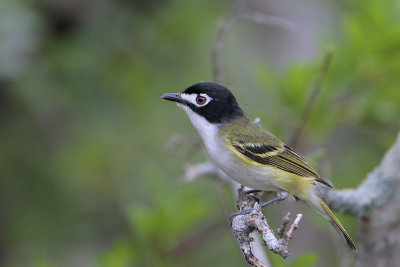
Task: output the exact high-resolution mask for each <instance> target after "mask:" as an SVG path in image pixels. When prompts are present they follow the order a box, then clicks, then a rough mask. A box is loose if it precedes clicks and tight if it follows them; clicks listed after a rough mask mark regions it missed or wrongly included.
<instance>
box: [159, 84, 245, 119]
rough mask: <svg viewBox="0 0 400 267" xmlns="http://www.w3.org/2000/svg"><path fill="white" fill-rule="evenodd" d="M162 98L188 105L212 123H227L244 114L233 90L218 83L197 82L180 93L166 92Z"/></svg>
mask: <svg viewBox="0 0 400 267" xmlns="http://www.w3.org/2000/svg"><path fill="white" fill-rule="evenodd" d="M161 98H163V99H166V100H170V101H174V102H177V103H178V104H181V105H183V106H187V107H188V108H190V109H191V110H192V111H194V112H195V113H197V114H198V115H200V116H202V117H204V118H205V119H206V120H207V121H208V122H210V123H227V122H229V121H231V120H232V119H234V118H236V117H237V116H243V115H244V113H243V111H242V109H241V108H240V107H239V104H238V103H237V101H236V99H235V97H234V96H233V94H232V92H231V91H230V90H229V89H228V88H226V87H224V86H222V85H219V84H217V83H210V82H201V83H197V84H194V85H192V86H190V87H188V88H186V89H185V90H184V91H183V92H182V93H180V94H164V95H162V96H161Z"/></svg>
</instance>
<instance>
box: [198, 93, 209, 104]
mask: <svg viewBox="0 0 400 267" xmlns="http://www.w3.org/2000/svg"><path fill="white" fill-rule="evenodd" d="M206 101H207V98H205V97H204V96H200V95H199V96H197V97H196V102H197V104H199V105H204V104H205V103H206Z"/></svg>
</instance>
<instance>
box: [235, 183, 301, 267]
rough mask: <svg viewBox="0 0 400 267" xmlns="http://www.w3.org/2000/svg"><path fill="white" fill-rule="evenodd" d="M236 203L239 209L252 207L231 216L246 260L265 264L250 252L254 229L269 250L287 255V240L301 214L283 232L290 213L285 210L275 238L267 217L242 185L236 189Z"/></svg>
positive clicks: (256, 263) (282, 255)
mask: <svg viewBox="0 0 400 267" xmlns="http://www.w3.org/2000/svg"><path fill="white" fill-rule="evenodd" d="M237 204H238V207H239V209H240V210H241V211H242V210H246V209H250V208H253V209H252V211H251V212H250V213H249V214H239V215H236V216H235V217H233V219H232V222H231V227H232V231H233V233H234V235H235V238H236V240H237V241H238V243H239V246H240V249H241V250H242V253H243V256H244V258H245V259H246V261H247V262H248V263H249V264H251V265H254V266H266V265H265V264H264V263H262V262H261V261H260V260H259V259H258V258H257V257H255V256H254V254H253V252H252V248H251V246H250V244H251V242H252V241H253V238H252V237H251V236H250V234H251V233H252V232H254V231H257V232H259V233H260V234H261V235H262V239H263V245H266V246H267V247H268V249H269V250H271V251H272V252H274V253H275V254H278V255H280V256H281V257H283V258H286V257H288V256H289V251H288V244H289V240H290V239H291V238H292V235H293V233H294V231H295V230H296V229H297V228H298V224H299V222H300V219H301V217H302V214H298V215H297V217H296V219H295V220H294V221H293V223H292V224H291V226H290V227H289V229H288V231H287V232H286V233H285V230H286V228H287V226H288V224H289V222H290V213H289V212H287V213H286V214H285V216H284V217H283V222H282V226H281V227H280V228H279V229H278V236H279V237H280V238H279V239H277V238H276V237H275V234H274V231H273V230H272V229H271V228H270V227H269V225H268V222H267V219H266V218H265V216H264V215H263V213H262V211H261V206H260V205H259V204H258V202H256V200H255V198H254V197H252V196H250V195H249V194H246V193H244V192H243V186H242V187H240V188H239V189H238V198H237Z"/></svg>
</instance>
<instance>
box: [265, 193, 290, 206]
mask: <svg viewBox="0 0 400 267" xmlns="http://www.w3.org/2000/svg"><path fill="white" fill-rule="evenodd" d="M277 195H278V197H277V198H274V199H272V200H270V201H268V202H265V203H262V204H261V208H265V207H266V206H269V205H271V204H273V203H275V202H281V201H283V200H285V199H287V197H288V195H289V193H288V192H285V191H280V192H278V194H277Z"/></svg>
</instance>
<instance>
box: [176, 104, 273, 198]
mask: <svg viewBox="0 0 400 267" xmlns="http://www.w3.org/2000/svg"><path fill="white" fill-rule="evenodd" d="M179 106H180V107H182V108H183V109H184V110H185V112H186V114H187V115H188V117H189V119H190V120H191V122H192V124H193V126H194V127H195V128H196V130H197V131H198V132H199V134H200V136H201V139H202V140H203V143H204V145H205V147H206V149H207V152H208V154H209V155H210V157H211V159H212V160H213V161H214V162H215V163H216V164H217V166H218V167H219V168H220V169H222V170H223V171H224V172H225V173H226V174H227V175H228V176H229V177H230V178H232V179H233V180H235V181H237V182H238V183H240V184H243V185H245V186H248V187H251V188H254V189H259V190H264V191H278V190H279V188H278V187H277V185H275V183H274V181H273V180H272V179H271V178H272V177H274V176H276V175H277V174H276V173H275V172H274V171H273V169H271V168H267V167H254V166H247V165H244V163H243V162H241V161H240V160H239V159H238V158H237V157H235V156H234V155H233V153H232V152H231V151H230V150H229V148H228V147H227V145H226V144H225V141H224V140H223V139H222V138H221V137H220V136H219V135H218V132H219V129H220V126H219V125H218V124H212V123H210V122H208V121H207V120H206V119H205V118H203V117H202V116H200V115H198V114H197V113H195V112H194V111H192V110H191V109H190V108H189V107H187V106H183V105H179ZM270 177H271V178H270Z"/></svg>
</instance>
